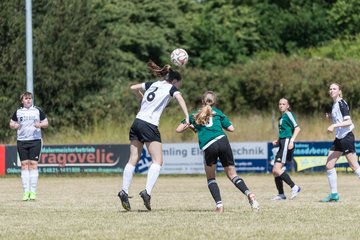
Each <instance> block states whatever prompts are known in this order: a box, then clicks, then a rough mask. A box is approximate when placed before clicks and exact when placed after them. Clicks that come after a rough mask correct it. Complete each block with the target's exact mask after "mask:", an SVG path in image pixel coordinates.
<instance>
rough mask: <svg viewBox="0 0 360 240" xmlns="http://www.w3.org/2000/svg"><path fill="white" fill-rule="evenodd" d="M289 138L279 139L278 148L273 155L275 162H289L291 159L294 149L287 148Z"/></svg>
mask: <svg viewBox="0 0 360 240" xmlns="http://www.w3.org/2000/svg"><path fill="white" fill-rule="evenodd" d="M289 143H290V138H280V139H279V150H278V152H277V154H276V157H275V162H278V163H283V164H285V163H286V162H291V161H292V160H293V153H294V149H295V146H294V148H293V149H291V150H289Z"/></svg>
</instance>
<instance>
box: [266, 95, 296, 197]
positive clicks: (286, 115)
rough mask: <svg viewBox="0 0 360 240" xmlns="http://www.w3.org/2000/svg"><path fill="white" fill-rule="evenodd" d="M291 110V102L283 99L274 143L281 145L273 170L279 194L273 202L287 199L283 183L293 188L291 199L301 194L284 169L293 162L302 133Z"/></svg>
mask: <svg viewBox="0 0 360 240" xmlns="http://www.w3.org/2000/svg"><path fill="white" fill-rule="evenodd" d="M290 110H291V109H290V104H289V100H288V99H286V98H281V99H280V100H279V111H280V113H281V117H280V118H279V138H278V140H275V141H273V145H274V146H276V145H279V150H278V152H277V154H276V156H275V161H274V166H273V170H272V173H273V175H274V178H275V185H276V188H277V190H278V193H279V194H278V195H276V196H275V197H273V198H272V200H285V199H286V196H285V194H284V187H283V181H284V182H285V183H286V184H287V185H289V186H290V187H291V197H290V199H294V198H295V197H296V196H297V195H298V194H299V192H300V187H299V186H298V185H296V184H295V183H294V182H293V181H292V179H291V178H290V176H289V174H287V173H286V171H285V170H286V169H284V166H285V164H286V162H291V161H292V160H293V153H294V146H295V145H294V142H295V139H296V137H297V135H298V134H299V132H300V127H299V126H298V124H297V122H296V119H295V117H294V115H293V114H292V112H291V111H290Z"/></svg>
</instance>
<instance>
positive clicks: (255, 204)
mask: <svg viewBox="0 0 360 240" xmlns="http://www.w3.org/2000/svg"><path fill="white" fill-rule="evenodd" d="M248 199H249V204H250V206H251V209H252V210H255V211H259V210H260V204H259V203H258V201H256V198H255V194H253V193H250V194H249V195H248Z"/></svg>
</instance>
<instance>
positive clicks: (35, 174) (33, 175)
mask: <svg viewBox="0 0 360 240" xmlns="http://www.w3.org/2000/svg"><path fill="white" fill-rule="evenodd" d="M29 172H30V174H29V175H30V192H36V189H37V185H38V179H39V170H38V169H30V171H29Z"/></svg>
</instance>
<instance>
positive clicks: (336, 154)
mask: <svg viewBox="0 0 360 240" xmlns="http://www.w3.org/2000/svg"><path fill="white" fill-rule="evenodd" d="M329 94H330V97H331V98H332V99H333V102H334V103H333V106H332V110H331V119H332V122H333V124H331V125H330V126H329V127H328V129H327V132H328V133H332V132H334V130H335V129H336V133H335V140H334V142H333V144H332V146H331V148H330V151H329V154H328V158H327V162H326V166H325V168H326V171H327V176H328V180H329V186H330V191H331V193H330V194H329V195H328V196H327V197H326V198H324V199H322V200H321V202H332V201H334V202H337V201H339V199H340V197H339V194H338V190H337V174H336V169H335V164H336V161H337V160H338V159H339V158H340V157H341V155H343V154H344V155H345V157H346V159H347V161H348V163H349V166H350V167H351V169H352V170H354V172H355V174H356V175H357V176H358V177H359V178H360V167H359V163H358V157H357V155H356V151H355V136H354V134H353V132H352V130H353V129H354V124H353V122H352V121H351V118H350V112H349V110H350V108H349V106H348V104H347V103H346V102H345V100H344V99H343V98H342V92H341V87H340V85H339V84H337V83H332V84H331V85H330V89H329Z"/></svg>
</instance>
